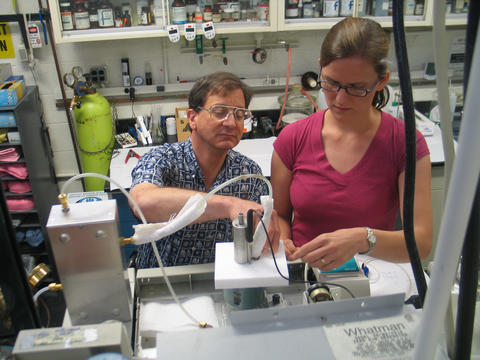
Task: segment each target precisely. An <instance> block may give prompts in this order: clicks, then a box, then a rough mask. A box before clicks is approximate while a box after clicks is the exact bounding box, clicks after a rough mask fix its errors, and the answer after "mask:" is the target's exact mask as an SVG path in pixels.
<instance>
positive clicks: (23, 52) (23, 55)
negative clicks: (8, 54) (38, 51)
mask: <svg viewBox="0 0 480 360" xmlns="http://www.w3.org/2000/svg"><path fill="white" fill-rule="evenodd" d="M17 50H18V57H19V58H20V61H22V62H29V59H28V51H27V49H25V46H24V45H18V48H17Z"/></svg>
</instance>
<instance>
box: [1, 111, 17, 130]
mask: <svg viewBox="0 0 480 360" xmlns="http://www.w3.org/2000/svg"><path fill="white" fill-rule="evenodd" d="M15 126H17V121H16V120H15V115H14V114H13V112H10V111H8V112H1V113H0V127H15Z"/></svg>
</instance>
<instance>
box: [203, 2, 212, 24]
mask: <svg viewBox="0 0 480 360" xmlns="http://www.w3.org/2000/svg"><path fill="white" fill-rule="evenodd" d="M203 20H204V21H206V22H208V21H212V20H213V11H212V6H211V5H205V9H204V10H203Z"/></svg>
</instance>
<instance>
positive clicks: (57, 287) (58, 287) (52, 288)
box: [48, 283, 63, 291]
mask: <svg viewBox="0 0 480 360" xmlns="http://www.w3.org/2000/svg"><path fill="white" fill-rule="evenodd" d="M62 288H63V286H62V284H57V283H51V284H48V289H49V290H50V291H60V290H62Z"/></svg>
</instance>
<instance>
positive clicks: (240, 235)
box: [232, 213, 252, 264]
mask: <svg viewBox="0 0 480 360" xmlns="http://www.w3.org/2000/svg"><path fill="white" fill-rule="evenodd" d="M232 226H233V257H234V259H235V261H236V262H237V263H239V264H246V263H249V262H250V261H251V258H252V254H251V250H250V249H251V248H250V247H249V244H248V241H247V235H246V231H247V223H246V221H245V219H244V217H243V214H242V213H240V214H238V217H237V218H236V219H234V220H233V221H232ZM249 250H250V251H249Z"/></svg>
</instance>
